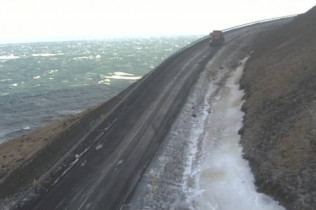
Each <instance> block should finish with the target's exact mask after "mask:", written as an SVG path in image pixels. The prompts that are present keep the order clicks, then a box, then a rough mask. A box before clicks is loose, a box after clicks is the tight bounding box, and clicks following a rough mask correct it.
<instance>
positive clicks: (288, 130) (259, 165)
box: [241, 7, 316, 210]
mask: <svg viewBox="0 0 316 210" xmlns="http://www.w3.org/2000/svg"><path fill="white" fill-rule="evenodd" d="M241 85H242V88H243V89H245V92H246V97H245V99H246V102H245V104H244V106H243V110H244V111H245V113H246V114H245V118H244V128H243V129H242V130H241V134H242V142H241V143H242V145H243V147H244V156H245V157H246V158H247V159H248V160H249V162H250V165H251V168H252V170H253V172H254V174H255V177H256V184H257V186H258V188H259V190H260V191H262V192H265V193H267V194H269V195H271V196H274V197H275V198H276V199H277V200H279V201H280V202H281V203H282V205H284V206H285V207H286V208H287V209H288V210H303V209H304V210H313V209H316V155H315V154H316V7H314V8H312V9H311V10H310V11H308V12H307V13H306V14H303V15H299V16H298V17H296V18H295V19H294V20H293V21H292V22H291V23H289V24H287V25H285V26H283V27H281V28H279V29H277V30H273V31H266V32H265V33H263V34H261V37H260V39H259V40H258V42H256V44H255V46H254V53H253V55H252V56H251V59H250V60H249V62H248V64H247V66H246V69H245V73H244V75H243V78H242V80H241Z"/></svg>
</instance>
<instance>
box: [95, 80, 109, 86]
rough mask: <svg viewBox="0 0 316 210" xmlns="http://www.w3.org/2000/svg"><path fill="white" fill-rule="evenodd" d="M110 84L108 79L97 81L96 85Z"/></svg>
mask: <svg viewBox="0 0 316 210" xmlns="http://www.w3.org/2000/svg"><path fill="white" fill-rule="evenodd" d="M110 82H111V80H110V79H104V80H100V81H98V84H99V85H101V84H104V85H110V84H111V83H110Z"/></svg>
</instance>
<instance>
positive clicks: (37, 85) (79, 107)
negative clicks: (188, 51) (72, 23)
mask: <svg viewBox="0 0 316 210" xmlns="http://www.w3.org/2000/svg"><path fill="white" fill-rule="evenodd" d="M198 38H199V36H176V37H160V38H137V39H136V38H134V39H113V40H102V41H71V42H56V43H31V44H30V43H29V44H11V45H0V143H2V142H4V141H7V140H10V139H13V138H16V137H19V136H21V135H23V134H26V133H27V132H29V131H31V130H34V129H36V128H39V127H42V126H44V125H46V124H48V123H50V122H53V121H56V120H60V119H62V118H64V117H66V116H70V115H73V114H76V113H79V112H81V111H83V110H85V109H87V108H89V107H91V106H94V105H96V104H98V103H100V102H102V101H105V100H108V99H110V98H111V97H113V96H115V95H116V94H118V93H119V92H120V91H122V90H123V89H124V88H126V87H127V86H129V85H130V84H132V83H133V82H135V81H136V80H138V79H140V78H141V77H142V76H143V75H145V74H146V73H148V72H149V71H151V70H152V69H154V68H155V67H156V66H157V65H158V64H159V63H160V62H161V61H162V60H164V59H165V58H166V57H168V56H169V55H171V54H172V53H173V52H175V51H177V50H178V49H180V48H182V47H184V46H185V45H188V44H189V43H191V42H192V41H194V40H196V39H198Z"/></svg>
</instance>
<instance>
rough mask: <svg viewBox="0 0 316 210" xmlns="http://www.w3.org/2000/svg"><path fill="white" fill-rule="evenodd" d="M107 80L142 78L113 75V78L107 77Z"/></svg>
mask: <svg viewBox="0 0 316 210" xmlns="http://www.w3.org/2000/svg"><path fill="white" fill-rule="evenodd" d="M105 78H107V79H122V80H139V79H140V78H142V77H139V76H134V77H132V76H120V75H111V76H106V77H105Z"/></svg>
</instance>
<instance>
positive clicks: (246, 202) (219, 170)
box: [193, 57, 284, 210]
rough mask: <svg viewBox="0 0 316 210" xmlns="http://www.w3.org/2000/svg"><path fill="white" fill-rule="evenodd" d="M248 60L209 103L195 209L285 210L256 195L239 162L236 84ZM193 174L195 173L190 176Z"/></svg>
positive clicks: (239, 96)
mask: <svg viewBox="0 0 316 210" xmlns="http://www.w3.org/2000/svg"><path fill="white" fill-rule="evenodd" d="M248 58H249V57H247V58H245V59H244V60H242V62H241V65H240V66H239V67H238V68H237V69H236V70H235V71H232V72H231V74H230V75H229V78H228V79H227V80H226V83H225V85H223V87H222V88H221V89H220V91H219V92H218V93H217V95H216V96H215V97H214V98H212V101H211V111H212V112H211V114H210V116H209V118H208V122H207V124H206V128H205V133H204V136H203V150H204V151H203V157H202V160H201V165H200V167H199V169H198V172H196V173H199V176H200V177H199V184H198V188H199V189H197V190H198V191H199V192H200V196H199V201H197V202H196V203H197V206H198V207H199V209H203V210H204V209H205V210H206V209H207V210H232V209H234V210H284V208H283V207H281V206H279V205H278V203H277V202H276V201H274V200H273V199H272V198H270V197H268V196H266V195H264V194H262V193H258V192H257V191H256V187H255V184H254V177H253V174H252V173H251V171H250V168H249V165H248V162H247V161H246V160H245V159H243V158H242V148H241V146H240V144H239V141H240V136H239V135H238V130H239V129H240V128H241V127H242V119H243V112H242V111H241V106H242V104H243V101H242V97H243V95H244V92H243V91H242V90H240V89H239V80H240V78H241V75H242V73H243V69H244V67H245V64H246V62H247V60H248ZM193 173H194V172H193Z"/></svg>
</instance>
